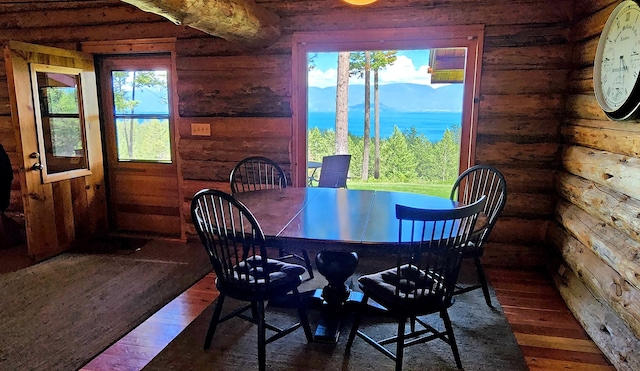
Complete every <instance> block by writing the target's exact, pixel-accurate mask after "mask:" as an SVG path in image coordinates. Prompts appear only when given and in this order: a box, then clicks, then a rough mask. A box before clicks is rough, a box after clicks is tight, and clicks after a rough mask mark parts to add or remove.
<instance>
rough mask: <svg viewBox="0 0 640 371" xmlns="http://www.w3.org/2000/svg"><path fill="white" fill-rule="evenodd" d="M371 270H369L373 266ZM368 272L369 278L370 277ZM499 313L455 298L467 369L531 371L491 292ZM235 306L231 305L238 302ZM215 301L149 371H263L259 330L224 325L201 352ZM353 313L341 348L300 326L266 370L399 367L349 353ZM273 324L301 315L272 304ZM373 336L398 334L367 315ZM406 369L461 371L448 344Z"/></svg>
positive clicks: (366, 352)
mask: <svg viewBox="0 0 640 371" xmlns="http://www.w3.org/2000/svg"><path fill="white" fill-rule="evenodd" d="M367 267H368V268H372V264H370V263H367V262H366V261H365V262H363V260H362V259H361V261H360V264H359V271H360V272H357V273H356V274H355V275H354V276H352V277H351V278H350V279H349V281H348V284H349V285H350V286H351V287H355V286H356V279H357V277H358V275H359V274H362V273H363V272H362V270H363V268H364V269H366V268H367ZM369 271H371V269H369ZM369 271H367V272H366V273H369ZM325 283H326V281H324V279H323V278H322V277H321V276H320V275H319V274H316V278H314V279H313V280H310V281H307V282H305V283H303V285H302V286H301V291H304V290H307V292H310V291H313V289H314V288H316V287H322V286H323V285H324V284H325ZM492 294H493V303H494V306H495V308H494V309H491V308H489V307H488V306H487V305H486V304H485V302H484V297H483V296H482V292H481V291H479V290H476V291H474V292H470V293H466V294H463V295H459V296H457V299H456V303H455V304H454V305H453V307H451V309H450V310H449V314H450V316H451V319H452V321H453V327H454V333H455V336H456V340H457V344H458V347H459V349H460V356H461V359H462V365H463V367H464V369H465V370H474V371H476V370H487V371H488V370H491V371H495V370H505V371H507V370H508V371H518V370H528V368H527V366H526V363H525V360H524V357H523V356H522V353H521V351H520V347H519V346H518V344H517V343H516V339H515V337H514V335H513V333H512V332H511V329H510V326H509V324H508V323H507V321H506V319H505V318H504V315H503V311H502V308H501V307H500V305H499V303H498V301H497V299H496V298H495V293H494V292H493V290H492ZM232 303H233V304H232ZM214 305H215V303H214V304H212V305H211V306H210V307H209V308H207V310H205V311H204V312H203V313H202V314H201V315H200V316H199V317H198V318H197V319H196V320H195V321H194V322H193V323H191V325H189V326H188V327H187V329H185V331H183V332H182V333H181V334H180V335H179V336H178V337H177V338H176V339H174V340H173V342H171V343H170V344H169V345H168V346H167V348H165V349H164V350H163V351H162V352H161V353H160V354H159V355H158V356H156V358H154V359H153V360H152V361H151V362H150V363H149V364H148V365H147V366H146V367H145V368H144V371H154V370H158V371H167V370H175V371H178V370H180V371H183V370H191V371H199V370H225V371H234V370H257V369H258V366H257V345H256V342H257V337H256V336H257V328H256V326H254V325H252V324H250V323H247V322H245V321H242V320H240V319H237V318H234V319H231V320H229V321H227V322H225V323H223V324H221V325H220V326H219V327H218V329H217V331H216V335H215V337H214V341H213V345H212V346H211V349H209V350H203V343H204V337H205V333H206V330H207V327H208V324H209V321H210V319H211V314H212V311H213V307H214ZM234 305H239V304H238V302H236V301H234V300H233V299H227V300H226V301H225V307H224V309H223V314H224V313H228V312H229V311H230V310H231V309H232V308H233V307H234ZM319 313H320V311H319V310H318V309H311V310H309V316H310V321H311V326H312V331H313V330H314V329H315V324H316V323H317V320H318V317H319ZM352 317H353V316H352V315H347V316H346V317H345V320H344V322H343V324H342V326H341V334H340V337H339V339H338V343H337V344H335V345H333V344H322V343H311V344H307V342H306V339H305V336H304V333H303V331H302V329H298V330H296V331H295V332H294V333H292V334H290V335H288V336H286V337H284V338H282V339H279V340H276V341H275V342H273V343H270V344H268V345H267V369H269V370H327V371H329V370H331V371H334V370H342V371H346V370H393V369H394V362H393V361H392V360H391V359H389V358H387V357H385V356H384V355H382V354H381V353H380V352H378V351H377V350H375V349H374V348H373V347H371V346H370V345H368V344H367V343H365V342H364V340H362V339H361V338H358V337H356V340H355V341H354V344H353V346H352V348H351V353H350V355H349V356H347V355H345V345H346V341H347V337H348V332H349V330H350V328H351V323H352ZM423 319H425V320H426V321H427V322H429V323H431V324H432V325H434V326H435V327H436V328H438V329H442V328H443V325H442V324H441V321H440V320H439V317H438V315H432V316H425V317H423ZM267 320H268V321H269V322H273V323H275V324H276V325H281V326H282V327H285V325H286V324H291V323H293V322H295V321H297V317H296V312H295V311H293V310H290V309H283V308H279V307H276V306H274V305H271V304H270V305H269V306H268V309H267ZM361 329H365V331H367V333H369V334H370V335H373V337H374V338H377V339H382V338H386V337H388V336H392V335H393V333H394V332H395V331H396V329H397V325H395V324H394V323H393V322H392V320H390V319H385V318H379V317H376V318H375V319H374V317H365V318H364V319H363V326H362V327H361ZM404 358H405V359H404V363H403V364H404V367H403V369H404V370H457V368H456V366H455V361H454V359H453V355H452V353H451V348H450V347H449V346H448V345H447V344H445V343H444V342H442V341H432V342H429V343H427V344H421V345H415V346H412V347H409V348H408V349H407V350H406V351H405V357H404Z"/></svg>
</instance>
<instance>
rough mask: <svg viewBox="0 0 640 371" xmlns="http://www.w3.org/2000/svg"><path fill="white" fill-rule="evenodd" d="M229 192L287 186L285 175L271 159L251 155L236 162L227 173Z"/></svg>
mask: <svg viewBox="0 0 640 371" xmlns="http://www.w3.org/2000/svg"><path fill="white" fill-rule="evenodd" d="M229 183H230V184H231V193H238V192H247V191H257V190H261V189H279V188H286V187H287V176H286V175H285V174H284V171H283V170H282V168H281V167H280V166H279V165H278V164H277V163H275V162H274V161H273V160H271V159H269V158H266V157H262V156H251V157H247V158H245V159H243V160H242V161H240V162H238V163H237V164H236V166H235V167H234V168H233V170H231V174H230V175H229Z"/></svg>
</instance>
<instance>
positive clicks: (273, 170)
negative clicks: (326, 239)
mask: <svg viewBox="0 0 640 371" xmlns="http://www.w3.org/2000/svg"><path fill="white" fill-rule="evenodd" d="M229 182H230V185H231V192H232V193H233V194H236V193H239V192H251V191H259V190H263V189H281V188H286V187H287V176H286V175H285V173H284V171H283V170H282V168H281V167H280V165H278V164H277V163H276V162H275V161H273V160H271V159H269V158H267V157H263V156H251V157H247V158H245V159H243V160H242V161H240V162H238V163H237V164H236V166H235V167H234V168H233V170H232V171H231V174H230V175H229ZM278 250H279V253H280V257H279V259H282V260H286V259H290V258H293V259H297V260H300V261H302V262H304V264H305V266H306V267H307V272H308V273H309V278H313V266H312V265H311V259H309V254H308V253H307V250H305V249H301V251H300V252H301V253H302V256H300V255H298V254H296V253H292V252H287V251H285V250H284V247H282V246H280V247H278Z"/></svg>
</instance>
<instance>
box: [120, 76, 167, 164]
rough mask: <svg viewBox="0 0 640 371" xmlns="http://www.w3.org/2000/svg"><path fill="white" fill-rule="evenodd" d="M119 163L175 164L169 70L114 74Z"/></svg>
mask: <svg viewBox="0 0 640 371" xmlns="http://www.w3.org/2000/svg"><path fill="white" fill-rule="evenodd" d="M111 81H112V89H113V107H114V119H115V131H116V138H115V139H116V146H117V155H118V161H136V162H158V163H171V162H172V159H171V131H170V124H169V96H168V84H167V71H166V70H126V71H111Z"/></svg>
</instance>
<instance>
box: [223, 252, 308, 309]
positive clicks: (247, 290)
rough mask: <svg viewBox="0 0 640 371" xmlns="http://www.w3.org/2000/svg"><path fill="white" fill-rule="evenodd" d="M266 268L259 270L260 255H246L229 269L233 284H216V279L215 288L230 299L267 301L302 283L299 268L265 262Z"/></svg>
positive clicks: (303, 271)
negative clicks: (231, 273)
mask: <svg viewBox="0 0 640 371" xmlns="http://www.w3.org/2000/svg"><path fill="white" fill-rule="evenodd" d="M266 269H267V272H265V271H264V269H263V264H262V257H261V256H259V255H255V256H250V257H248V258H247V259H245V260H243V261H241V262H240V263H238V264H237V265H235V266H234V267H233V271H234V272H233V276H234V277H235V278H236V280H234V281H233V282H234V283H230V282H225V283H220V282H219V281H218V280H216V286H217V287H218V289H219V290H220V291H224V292H225V293H226V294H227V295H229V296H230V297H232V298H236V299H240V300H250V299H251V298H253V299H254V300H255V298H258V300H268V299H269V298H271V297H272V296H275V295H281V294H283V293H287V292H289V291H291V290H293V289H294V288H296V287H298V286H299V285H300V283H301V282H302V279H301V278H300V276H302V275H303V274H305V272H306V271H307V270H306V269H305V268H304V267H303V266H301V265H298V264H291V263H286V262H283V261H280V260H276V259H267V265H266ZM247 275H248V277H246V276H247ZM267 276H268V277H269V284H268V285H267V280H266V277H267ZM246 278H248V279H246Z"/></svg>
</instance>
